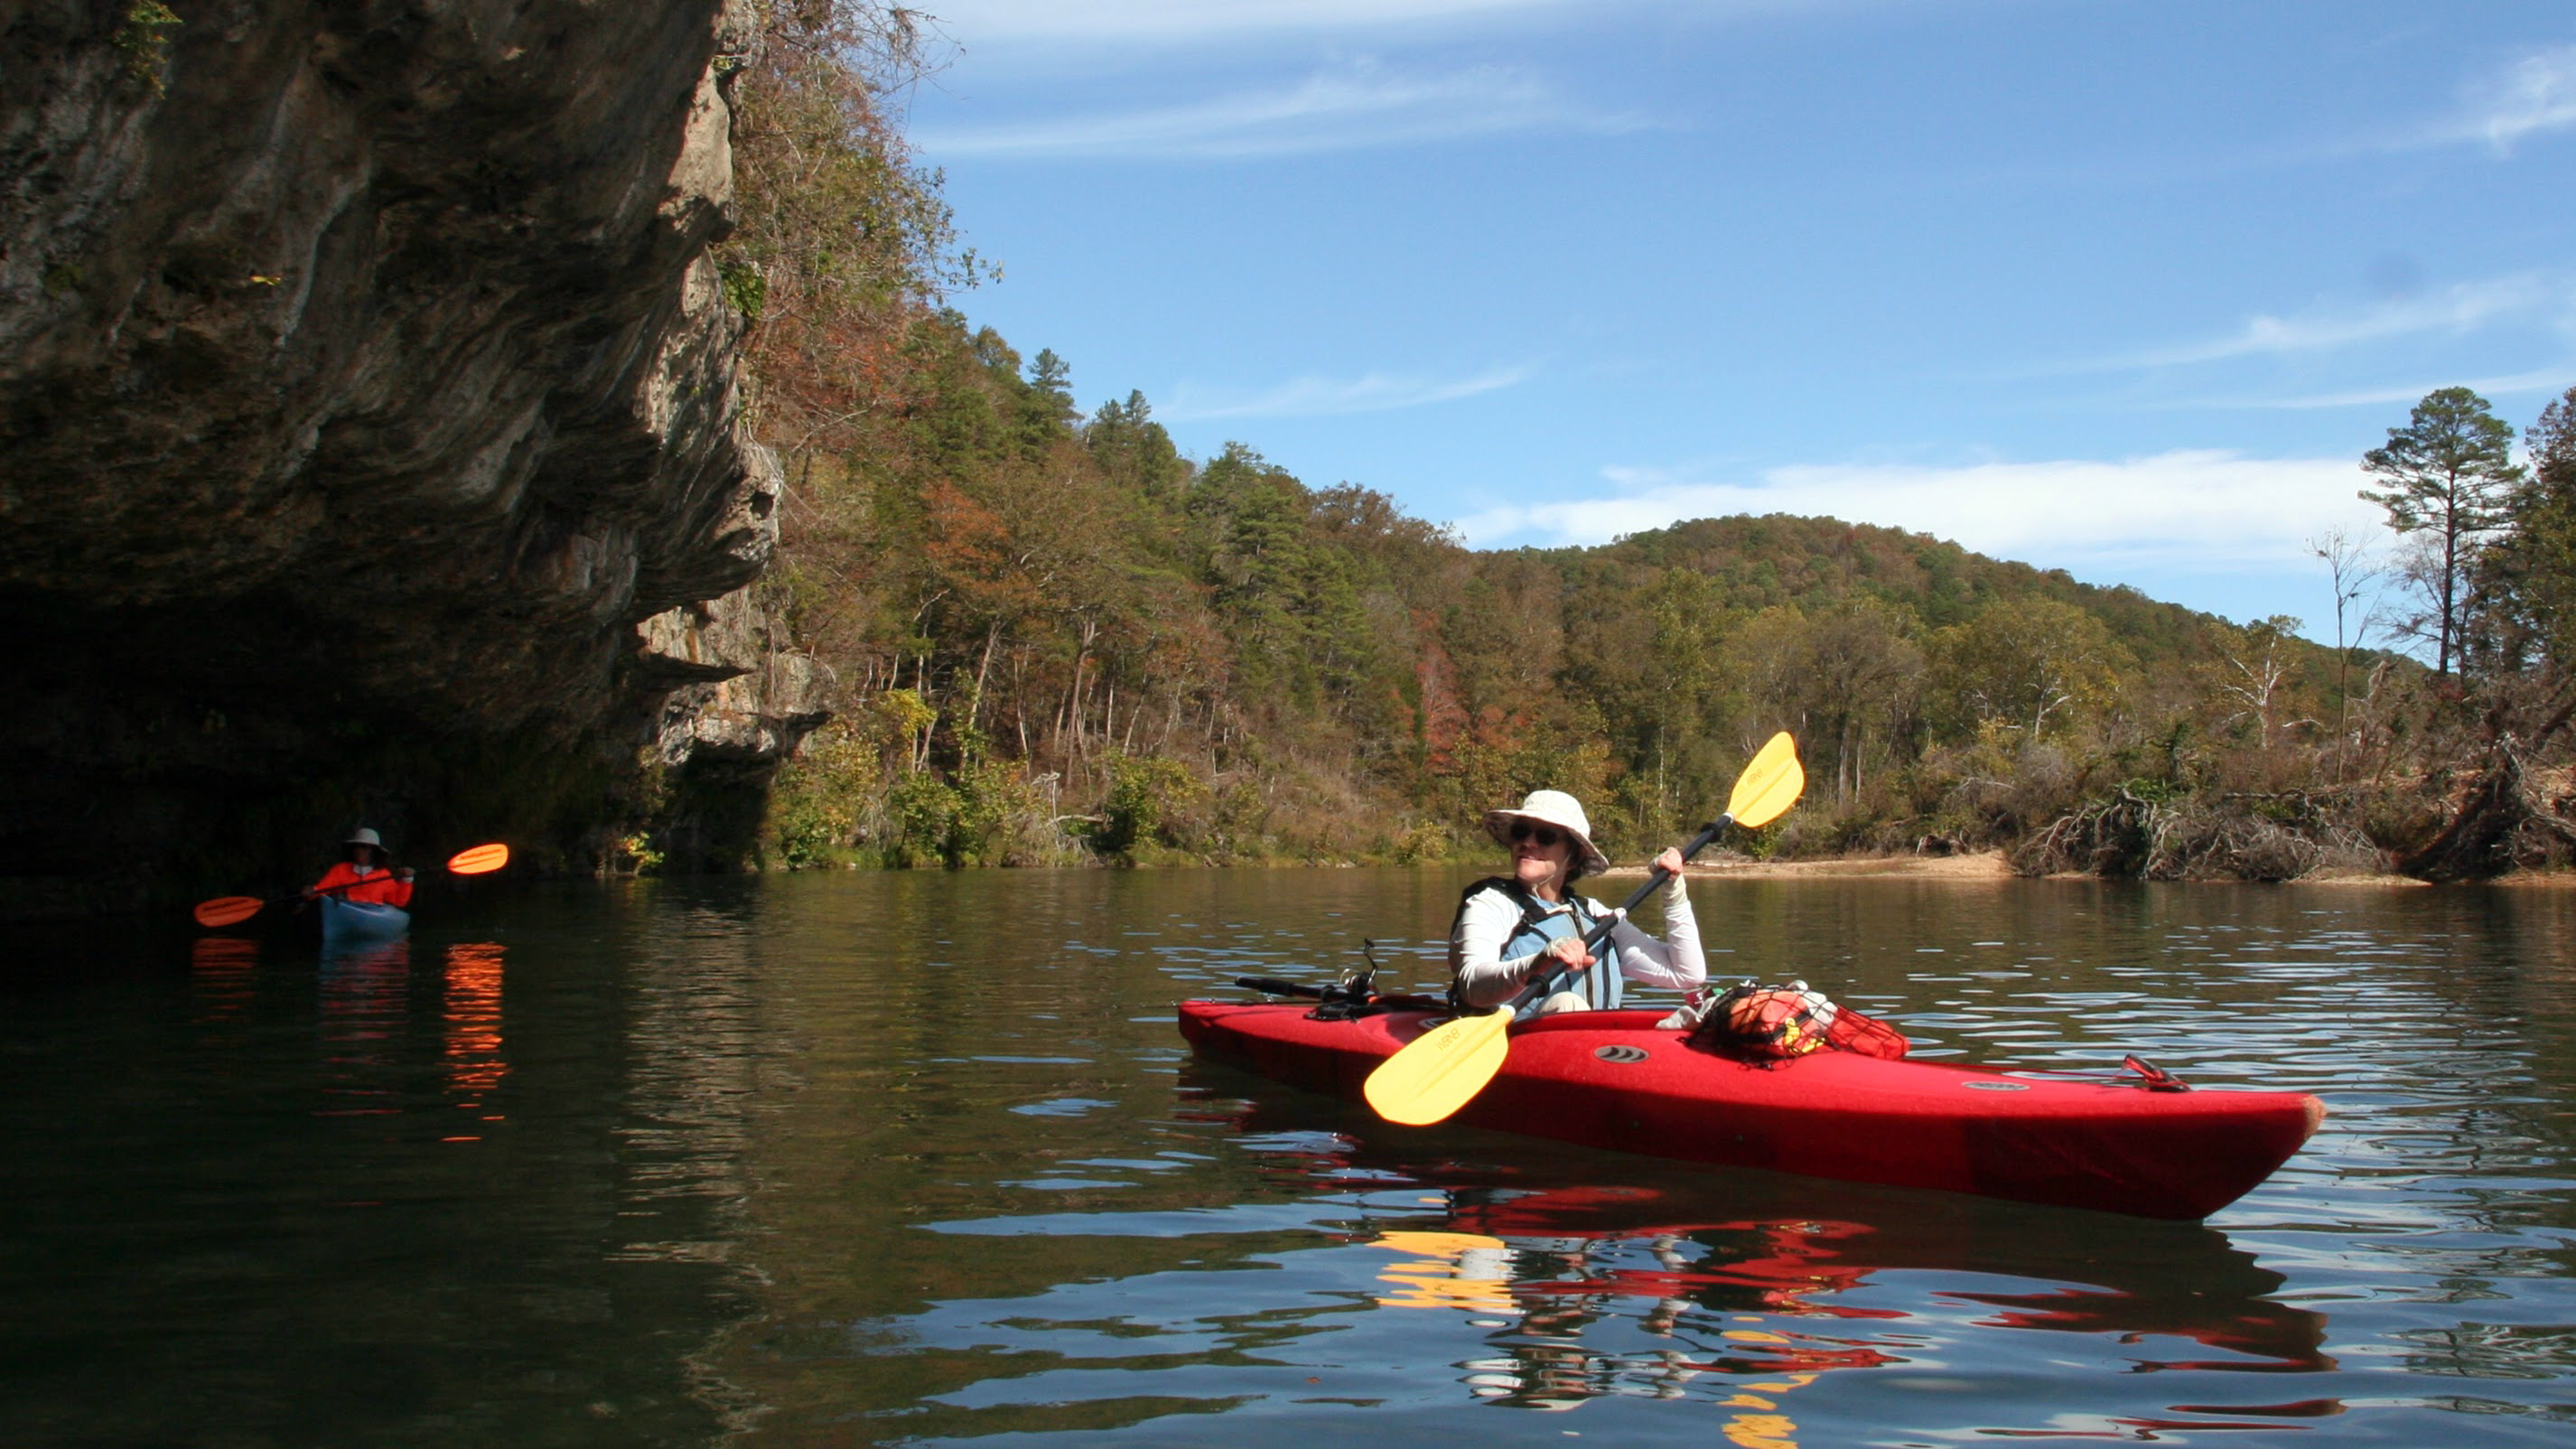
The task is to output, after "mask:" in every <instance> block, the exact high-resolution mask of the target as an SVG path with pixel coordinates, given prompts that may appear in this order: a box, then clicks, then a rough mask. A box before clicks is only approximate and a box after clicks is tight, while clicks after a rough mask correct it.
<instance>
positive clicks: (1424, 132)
mask: <svg viewBox="0 0 2576 1449" xmlns="http://www.w3.org/2000/svg"><path fill="white" fill-rule="evenodd" d="M1645 124H1646V122H1644V121H1643V120H1642V119H1640V118H1638V117H1636V116H1633V115H1587V114H1585V113H1583V112H1581V111H1579V110H1578V109H1577V108H1576V107H1574V106H1573V105H1572V104H1570V103H1568V102H1566V101H1565V100H1563V99H1562V98H1560V97H1559V96H1558V95H1557V93H1556V91H1555V89H1554V88H1553V87H1552V86H1550V85H1549V84H1548V83H1547V82H1545V81H1544V80H1542V79H1540V78H1539V77H1537V76H1534V75H1532V74H1530V73H1529V72H1527V71H1523V70H1518V69H1514V68H1511V67H1506V66H1471V67H1468V68H1466V69H1463V70H1452V71H1447V72H1441V73H1408V72H1403V71H1398V70H1392V69H1389V68H1386V67H1384V66H1381V65H1378V64H1376V63H1374V62H1368V61H1363V62H1359V63H1356V64H1352V65H1345V66H1339V67H1336V68H1334V69H1332V70H1328V71H1319V72H1316V73H1315V74H1312V75H1309V76H1307V77H1306V78H1305V79H1304V80H1302V81H1299V82H1296V83H1295V84H1292V85H1286V86H1281V87H1274V88H1270V89H1260V90H1244V91H1238V92H1235V93H1233V94H1231V95H1225V96H1220V97H1217V98H1216V99H1213V100H1207V101H1200V102H1196V103H1193V104H1188V105H1178V106H1160V107H1153V108H1148V109H1143V110H1132V111H1120V112H1108V113H1098V114H1092V115H1074V116H1055V117H1049V118H1046V119H1044V120H1034V121H1027V122H1021V123H1015V124H1008V125H997V126H987V127H965V128H959V129H953V130H944V131H943V130H929V131H924V132H923V133H921V134H919V135H917V136H915V137H914V140H915V141H916V143H917V144H918V145H919V146H920V148H921V150H922V152H923V154H924V155H927V156H929V157H932V158H934V159H936V158H939V157H945V156H1020V157H1047V156H1164V157H1173V156H1190V157H1208V158H1219V157H1240V156H1264V155H1272V156H1275V155H1292V154H1301V153H1309V152H1317V151H1350V150H1362V149H1367V148H1370V147H1378V146H1392V145H1413V144H1420V143H1423V142H1429V141H1444V140H1452V139H1456V138H1459V137H1465V136H1482V135H1495V134H1499V133H1504V132H1511V131H1526V130H1540V129H1558V130H1578V131H1593V132H1619V131H1632V130H1636V129H1640V128H1641V127H1643V126H1644V125H1645Z"/></svg>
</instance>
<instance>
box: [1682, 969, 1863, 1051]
mask: <svg viewBox="0 0 2576 1449" xmlns="http://www.w3.org/2000/svg"><path fill="white" fill-rule="evenodd" d="M1655 1024H1656V1025H1657V1026H1660V1027H1663V1028H1664V1029H1666V1030H1668V1031H1682V1032H1687V1033H1688V1035H1687V1036H1685V1037H1684V1038H1683V1041H1684V1042H1685V1043H1687V1044H1688V1045H1690V1046H1693V1047H1697V1048H1698V1049H1700V1050H1702V1051H1712V1052H1720V1053H1723V1054H1725V1055H1727V1056H1733V1057H1743V1058H1746V1059H1748V1060H1751V1061H1757V1062H1766V1063H1767V1062H1782V1061H1787V1060H1788V1059H1790V1058H1791V1057H1802V1056H1805V1055H1806V1054H1807V1053H1809V1052H1812V1051H1823V1050H1829V1049H1830V1050H1834V1051H1846V1052H1858V1053H1860V1054H1861V1055H1862V1056H1867V1057H1884V1058H1886V1059H1887V1060H1889V1061H1894V1060H1895V1059H1897V1058H1898V1057H1901V1056H1903V1055H1905V1053H1906V1050H1907V1048H1909V1047H1910V1046H1912V1043H1911V1042H1908V1041H1907V1040H1906V1039H1905V1037H1904V1035H1903V1034H1902V1033H1900V1032H1898V1031H1897V1029H1896V1028H1894V1027H1892V1026H1889V1025H1888V1024H1887V1023H1886V1022H1883V1021H1880V1020H1878V1019H1877V1018H1876V1017H1872V1016H1864V1015H1862V1014H1861V1013H1859V1012H1857V1011H1854V1010H1852V1009H1851V1008H1850V1007H1848V1006H1844V1005H1841V1004H1840V1003H1837V1002H1833V1001H1829V1000H1827V999H1826V998H1825V994H1824V993H1823V992H1821V991H1817V990H1814V989H1812V988H1810V987H1809V986H1808V985H1807V983H1806V982H1804V981H1792V982H1790V983H1789V984H1788V985H1786V986H1759V985H1756V984H1754V983H1753V982H1750V981H1742V982H1738V983H1737V984H1735V985H1734V986H1731V987H1729V988H1727V989H1726V990H1725V991H1723V992H1720V993H1718V994H1717V995H1715V996H1702V997H1700V998H1699V999H1696V1000H1694V1001H1692V1002H1690V1003H1689V1004H1687V1005H1685V1006H1683V1007H1682V1008H1681V1009H1680V1010H1678V1011H1676V1012H1674V1013H1673V1014H1672V1015H1670V1016H1668V1017H1665V1018H1664V1019H1663V1020H1662V1021H1659V1022H1657V1023H1655Z"/></svg>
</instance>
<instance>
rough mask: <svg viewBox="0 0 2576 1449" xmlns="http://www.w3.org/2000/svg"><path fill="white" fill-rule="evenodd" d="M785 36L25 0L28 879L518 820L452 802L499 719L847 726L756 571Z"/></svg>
mask: <svg viewBox="0 0 2576 1449" xmlns="http://www.w3.org/2000/svg"><path fill="white" fill-rule="evenodd" d="M172 20H175V22H176V23H169V22H170V21H172ZM746 39H747V37H746V36H744V35H743V34H742V33H741V30H740V19H739V17H737V16H735V15H732V14H729V13H728V8H727V5H726V4H725V3H723V0H628V3H622V4H614V5H611V4H603V3H579V0H411V3H397V0H341V3H332V0H316V3H311V4H299V5H275V4H257V3H250V0H202V3H200V0H171V3H170V4H169V6H168V9H167V10H164V9H162V8H161V7H160V6H158V5H154V4H149V3H134V0H106V3H94V4H81V3H70V0H0V53H5V55H6V56H7V60H6V66H7V79H8V85H7V86H6V88H5V90H0V630H5V633H0V639H5V640H6V641H7V642H6V644H5V645H0V647H6V648H8V649H9V650H11V651H12V652H13V653H16V654H17V655H18V657H19V661H20V663H21V664H22V665H23V666H24V667H25V672H26V676H27V681H28V685H27V688H26V690H25V692H24V693H23V694H21V695H20V697H18V698H16V699H14V700H11V701H9V706H10V707H9V709H8V710H6V711H5V712H0V751H5V752H6V754H7V756H8V758H9V762H10V773H11V774H12V775H13V776H15V777H16V779H15V782H14V783H12V784H8V785H0V877H6V878H12V879H14V881H15V882H16V894H17V896H18V900H17V903H16V905H15V907H14V909H15V911H16V913H20V914H24V913H26V912H27V911H28V910H30V909H39V908H45V907H46V906H48V905H49V904H53V905H59V904H60V903H61V902H63V901H68V900H72V899H75V898H77V899H78V900H80V901H81V902H82V903H84V904H90V905H96V904H100V903H104V902H111V901H115V900H118V899H130V898H132V897H133V896H134V895H135V893H136V892H137V891H148V890H149V889H151V888H152V887H153V886H154V885H156V884H157V885H158V887H159V888H160V890H161V893H163V894H165V895H166V894H170V893H172V892H175V891H179V890H182V889H184V888H186V887H190V886H193V885H195V884H197V883H198V882H199V881H201V880H203V879H205V878H207V877H209V876H210V875H214V874H220V873H223V872H225V871H231V870H240V869H245V868H249V867H250V866H252V865H253V864H254V863H255V862H254V861H253V859H252V858H253V857H254V856H257V855H260V854H263V853H273V852H275V851H277V850H279V849H281V848H285V847H286V845H287V843H288V842H293V841H300V840H305V839H307V838H310V837H317V836H318V837H319V838H321V839H323V840H326V841H327V840H328V839H329V838H330V835H331V832H333V831H335V830H336V829H338V828H339V827H340V826H342V825H345V824H347V823H351V820H352V818H354V817H355V816H357V815H361V814H372V815H376V816H387V817H389V819H388V823H390V824H394V825H396V826H400V825H401V824H404V823H406V822H408V823H412V824H414V825H416V826H417V827H418V828H419V831H420V833H422V834H424V835H426V834H435V833H437V832H438V831H439V830H442V829H444V830H449V831H451V832H452V833H461V834H468V835H485V834H489V833H493V832H495V831H498V830H499V829H501V828H502V825H503V822H493V823H492V824H491V825H490V826H481V825H480V823H479V822H476V821H470V820H464V819H454V820H450V819H446V818H444V817H445V816H449V815H456V814H460V813H461V812H460V811H458V810H456V809H454V808H453V802H452V801H449V800H442V798H441V792H442V789H443V785H442V781H443V779H444V778H445V776H446V775H448V774H450V773H453V771H454V770H456V769H459V768H464V769H473V768H480V767H477V766H473V765H470V764H459V762H460V761H468V760H471V759H473V758H475V757H477V756H478V755H481V754H489V753H490V752H491V751H494V750H501V751H502V752H503V753H511V752H513V751H515V752H516V753H518V754H528V753H532V752H533V753H536V754H542V753H544V752H545V751H548V750H563V751H578V750H583V749H588V750H592V751H594V752H601V753H604V755H605V756H614V755H615V754H616V752H617V751H618V750H620V749H625V750H628V751H629V753H630V754H631V751H632V749H633V748H634V747H636V746H640V745H644V744H647V743H649V742H650V741H651V740H653V739H654V737H655V731H656V730H658V731H659V736H660V738H661V740H662V741H663V743H664V746H665V750H666V758H669V759H672V760H682V759H685V758H686V757H687V756H688V755H689V754H690V752H691V751H693V750H697V749H701V748H709V747H712V748H713V749H715V750H716V751H719V752H722V753H725V754H726V755H727V756H728V758H729V759H731V760H733V761H734V762H736V763H740V762H742V761H746V760H748V761H757V760H761V759H764V758H767V759H774V758H775V756H776V754H777V752H778V751H779V750H780V749H782V748H787V747H792V745H793V742H794V740H795V738H796V736H797V735H798V734H799V733H800V732H801V731H802V730H803V729H805V728H810V727H811V725H812V724H813V723H815V722H816V720H817V719H818V718H819V713H818V708H817V705H816V704H815V700H816V699H817V698H818V697H819V688H818V684H819V682H818V681H817V680H816V679H815V678H814V675H813V672H812V670H811V669H810V668H809V667H808V666H806V665H805V664H803V662H802V661H799V660H796V659H794V658H793V656H791V655H782V653H781V652H780V651H779V650H777V649H775V648H773V647H771V644H770V641H769V640H768V639H767V638H766V637H765V636H766V634H767V633H768V632H769V631H766V630H765V629H763V628H762V627H761V626H760V625H759V624H758V622H757V621H756V619H754V618H753V617H751V613H752V611H751V605H750V601H749V599H748V598H747V597H745V596H743V595H742V594H741V591H742V590H744V589H745V587H746V586H747V585H748V584H750V582H751V581H752V580H753V579H754V578H755V577H756V576H757V575H758V573H759V572H760V570H761V568H762V566H763V565H764V563H765V561H766V559H767V557H768V553H769V549H770V546H771V543H772V541H773V540H774V538H775V535H776V525H775V521H774V519H773V518H772V516H771V515H772V510H773V506H774V504H775V502H776V500H777V496H778V486H779V485H778V480H777V477H776V473H775V468H774V466H773V465H771V464H770V462H769V461H768V459H767V456H766V455H765V454H764V453H763V452H762V451H761V450H759V449H757V448H755V447H752V446H750V445H749V444H748V443H747V442H746V441H745V440H744V439H742V438H741V437H740V436H739V434H738V428H737V422H738V419H737V408H738V383H737V379H736V374H735V342H736V337H737V328H738V319H737V317H736V315H735V314H734V313H733V311H732V310H731V309H730V308H729V307H728V306H727V305H726V303H725V301H724V299H723V297H722V294H721V289H720V286H719V283H718V279H717V276H716V272H715V268H714V266H713V264H712V263H711V262H710V261H709V260H708V258H707V255H706V251H707V247H708V245H709V244H710V243H711V242H712V241H714V240H716V239H718V238H719V237H720V236H721V235H722V233H723V231H724V229H725V227H726V224H727V222H726V215H727V206H728V203H729V200H730V194H731V177H730V171H729V152H728V147H727V142H726V129H727V124H728V120H729V112H728V108H727V104H726V100H725V96H724V91H723V84H722V78H723V76H724V75H725V74H726V73H727V72H728V71H729V69H730V66H731V61H730V57H731V56H733V55H737V54H738V53H739V49H740V46H741V45H742V44H743V43H744V41H745V40H746ZM674 690H681V691H683V694H684V698H683V701H682V704H681V707H680V716H681V717H679V718H676V719H674V718H665V717H663V701H664V699H665V698H666V697H667V696H670V695H671V694H672V692H673V691H674ZM442 742H443V743H442ZM406 770H408V771H409V777H406V776H405V771H406ZM317 781H328V782H330V788H328V789H318V790H317V789H313V788H310V787H312V786H313V785H314V784H315V782H317ZM448 793H450V794H452V793H453V792H452V791H451V792H448ZM290 804H292V805H293V806H294V807H295V808H294V809H288V808H286V807H287V806H288V805H290ZM317 811H318V812H324V813H331V814H335V815H336V817H337V818H322V819H300V818H287V817H288V816H289V815H292V814H296V813H299V812H300V813H303V814H312V813H315V812H317ZM487 813H488V812H487ZM251 816H260V817H263V818H262V819H260V820H252V819H250V818H249V817H251ZM514 823H516V824H517V825H518V826H519V827H520V828H523V829H533V828H537V827H536V825H535V823H534V822H532V821H524V820H523V821H519V822H514ZM174 836H175V837H177V838H176V839H174V838H173V837H174ZM458 843H460V844H461V843H465V842H464V841H463V840H459V842H458ZM422 844H423V846H427V845H428V844H429V842H428V841H426V840H424V841H423V842H422ZM308 853H309V850H308ZM299 859H300V857H299ZM268 864H269V865H271V866H272V867H273V866H275V864H276V863H275V862H268ZM12 909H13V906H12V903H11V901H10V899H9V898H8V895H7V893H6V889H5V888H0V913H9V912H11V911H12Z"/></svg>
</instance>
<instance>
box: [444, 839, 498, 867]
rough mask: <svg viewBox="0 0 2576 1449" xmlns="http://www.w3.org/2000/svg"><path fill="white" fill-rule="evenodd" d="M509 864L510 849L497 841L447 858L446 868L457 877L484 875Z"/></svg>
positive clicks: (461, 851)
mask: <svg viewBox="0 0 2576 1449" xmlns="http://www.w3.org/2000/svg"><path fill="white" fill-rule="evenodd" d="M509 863H510V847H508V846H506V845H503V844H501V843H500V842H498V841H495V842H493V843H492V844H490V845H478V846H475V847H474V848H473V849H471V850H460V851H458V852H456V853H455V854H454V855H451V856H449V857H448V858H447V868H448V869H449V870H451V871H454V872H455V873H456V874H458V875H484V874H487V873H489V872H492V871H496V870H499V869H500V868H501V867H503V866H505V865H508V864H509Z"/></svg>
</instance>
